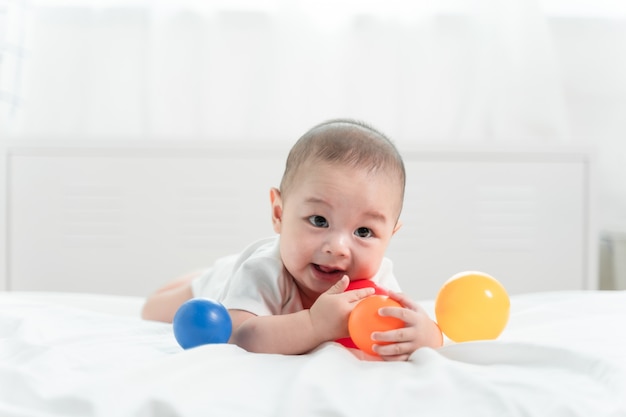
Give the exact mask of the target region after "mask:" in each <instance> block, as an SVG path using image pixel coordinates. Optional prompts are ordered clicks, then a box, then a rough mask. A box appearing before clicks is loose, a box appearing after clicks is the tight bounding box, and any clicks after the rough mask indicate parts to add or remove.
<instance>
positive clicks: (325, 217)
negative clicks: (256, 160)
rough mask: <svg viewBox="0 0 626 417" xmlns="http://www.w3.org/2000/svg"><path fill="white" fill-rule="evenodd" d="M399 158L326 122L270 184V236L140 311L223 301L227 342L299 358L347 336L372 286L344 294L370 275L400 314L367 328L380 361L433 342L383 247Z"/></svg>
mask: <svg viewBox="0 0 626 417" xmlns="http://www.w3.org/2000/svg"><path fill="white" fill-rule="evenodd" d="M404 185H405V171H404V163H403V161H402V158H401V156H400V154H399V153H398V151H397V150H396V148H395V146H394V145H393V144H392V143H391V141H390V140H389V139H388V138H387V137H386V136H385V135H383V134H382V133H381V132H379V131H377V130H375V129H373V128H372V127H370V126H368V125H366V124H364V123H361V122H357V121H354V120H344V119H341V120H331V121H328V122H325V123H322V124H319V125H317V126H315V127H313V128H312V129H310V130H309V131H308V132H306V133H305V134H304V135H303V136H302V137H301V138H300V139H299V140H298V141H297V142H296V144H295V145H294V146H293V148H292V149H291V151H290V153H289V156H288V157H287V163H286V167H285V172H284V175H283V178H282V181H281V184H280V188H272V189H271V190H270V202H271V214H272V223H273V228H274V231H275V232H276V233H277V235H276V236H274V237H270V238H267V239H263V240H261V241H258V242H255V243H253V244H252V245H250V246H249V247H248V248H247V249H245V250H244V251H243V252H242V253H241V254H239V255H236V256H230V257H226V258H222V259H220V260H218V261H217V262H216V263H215V264H214V265H213V267H212V268H210V269H209V270H208V271H204V272H203V273H200V274H190V275H187V276H183V277H181V278H179V279H177V280H175V281H174V282H172V283H170V284H168V285H166V286H165V287H163V288H161V289H160V290H158V291H157V292H156V293H154V294H153V295H151V296H150V297H149V298H148V299H147V301H146V303H145V305H144V308H143V311H142V317H143V318H145V319H149V320H161V321H167V322H171V321H172V319H173V317H174V314H175V313H176V310H177V309H178V307H180V305H181V304H182V303H183V302H185V301H186V300H188V299H190V298H192V297H205V298H210V299H213V300H216V301H219V302H221V303H222V304H224V306H226V308H227V309H228V311H229V314H230V316H231V319H232V322H233V332H232V336H231V339H230V343H235V344H237V345H239V346H240V347H242V348H244V349H246V350H248V351H251V352H266V353H281V354H301V353H306V352H309V351H311V350H312V349H314V348H316V347H318V346H319V345H320V344H322V343H325V342H329V341H334V340H337V339H341V338H344V337H347V336H348V316H349V315H350V312H351V311H352V309H353V308H354V306H355V305H356V303H358V302H359V301H360V300H361V299H363V298H365V297H368V296H370V295H372V294H373V293H374V289H373V288H361V289H357V290H352V291H345V292H344V290H345V289H346V288H347V286H348V284H349V282H350V281H351V280H352V281H354V280H358V279H370V280H372V281H373V282H375V283H376V285H378V286H379V287H382V288H385V289H386V290H388V291H389V294H390V297H391V298H393V299H394V300H396V301H398V302H399V303H400V304H401V306H402V307H384V308H381V309H380V310H379V314H381V315H383V316H390V317H396V318H399V319H401V320H402V321H403V322H404V323H405V326H404V327H403V328H400V329H397V330H390V331H385V332H374V333H372V339H373V340H374V341H375V342H384V344H375V345H374V351H375V352H376V353H377V354H378V355H379V356H380V358H382V359H383V360H407V359H408V358H409V357H410V355H411V354H412V353H413V352H414V351H415V350H416V349H418V348H420V347H439V346H441V344H442V342H443V338H442V335H441V331H440V330H439V327H438V326H437V324H436V323H435V322H433V321H432V320H431V319H430V317H429V316H428V315H427V314H426V312H425V311H424V310H423V309H422V308H421V307H420V306H419V305H417V304H416V303H414V302H413V301H412V300H410V299H409V298H408V297H406V296H405V295H403V294H401V293H400V292H399V291H400V287H399V285H398V282H397V281H396V279H395V277H394V276H393V273H392V268H391V262H390V261H389V260H388V259H387V258H385V256H384V255H385V251H386V250H387V246H388V245H389V241H390V239H391V237H392V236H393V235H394V233H395V232H396V231H397V230H398V229H399V228H400V222H399V217H400V212H401V210H402V202H403V198H404Z"/></svg>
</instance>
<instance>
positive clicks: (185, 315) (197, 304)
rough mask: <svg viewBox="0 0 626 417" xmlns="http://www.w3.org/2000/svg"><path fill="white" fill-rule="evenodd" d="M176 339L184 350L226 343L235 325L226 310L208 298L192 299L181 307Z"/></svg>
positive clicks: (176, 318)
mask: <svg viewBox="0 0 626 417" xmlns="http://www.w3.org/2000/svg"><path fill="white" fill-rule="evenodd" d="M172 324H173V327H174V337H176V341H177V342H178V344H179V345H180V346H181V347H182V348H183V349H190V348H192V347H196V346H200V345H206V344H209V343H226V342H228V339H230V335H231V333H232V331H233V323H232V321H231V319H230V315H229V314H228V310H226V308H225V307H224V306H223V305H222V304H220V303H218V302H216V301H212V300H209V299H206V298H192V299H191V300H188V301H186V302H185V303H183V305H181V306H180V308H179V309H178V311H176V314H175V315H174V320H173V322H172Z"/></svg>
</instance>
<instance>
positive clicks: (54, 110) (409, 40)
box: [0, 0, 626, 241]
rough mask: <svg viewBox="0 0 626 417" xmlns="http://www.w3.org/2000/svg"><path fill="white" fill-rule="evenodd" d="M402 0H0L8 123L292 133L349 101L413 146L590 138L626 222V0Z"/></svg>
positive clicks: (617, 219) (602, 197) (599, 186)
mask: <svg viewBox="0 0 626 417" xmlns="http://www.w3.org/2000/svg"><path fill="white" fill-rule="evenodd" d="M385 3H386V6H385V7H381V6H378V5H377V3H368V2H338V3H337V2H333V3H331V2H309V1H296V2H294V1H278V0H277V1H266V2H252V3H250V2H245V1H243V2H242V1H238V2H232V1H231V2H218V1H212V2H201V3H194V2H185V3H180V2H173V1H172V2H170V1H161V2H156V3H154V2H145V1H134V2H117V1H107V2H100V3H98V4H89V5H86V4H84V3H83V2H73V1H60V0H47V1H35V2H26V1H24V0H21V1H13V2H0V40H2V42H0V44H1V45H4V46H0V54H1V57H2V60H1V61H0V139H1V140H2V141H3V146H6V145H10V146H18V147H19V146H27V147H28V146H35V147H46V146H65V145H66V144H70V146H76V145H80V144H86V143H102V142H107V143H111V144H112V145H114V144H115V143H120V142H124V143H128V142H130V143H132V142H134V141H137V142H142V143H145V142H147V143H153V144H154V146H159V143H163V142H168V143H170V142H181V143H187V144H188V143H197V142H200V143H202V142H206V141H215V140H227V141H240V140H253V141H263V140H271V141H279V142H285V143H287V142H292V141H293V140H294V139H295V138H297V137H298V136H299V135H300V134H301V133H302V132H303V131H304V130H305V129H307V128H308V127H309V126H311V125H312V124H314V123H317V122H319V121H320V120H324V119H327V118H331V117H336V116H348V117H356V118H360V119H365V120H367V121H369V122H371V123H372V124H374V125H375V126H377V127H379V128H380V129H382V130H383V131H385V132H387V133H388V134H389V135H390V136H391V137H393V138H394V139H395V140H396V141H397V142H398V143H399V144H400V145H402V146H411V145H420V146H421V145H436V146H441V145H443V146H463V147H465V146H468V147H476V148H481V147H485V146H492V145H497V146H505V147H506V146H513V147H516V146H518V147H519V146H539V147H545V148H547V149H548V148H551V147H554V146H559V147H564V148H571V149H578V147H581V146H582V147H584V148H588V149H590V151H591V152H592V153H593V154H594V157H595V162H596V163H595V165H594V168H595V171H594V186H595V191H596V196H595V199H594V204H595V207H596V208H597V217H596V220H597V225H598V227H599V229H600V230H606V231H619V230H623V229H624V228H626V192H625V191H624V188H623V185H622V184H624V182H625V181H626V164H624V163H623V158H624V155H626V141H624V140H623V138H624V137H626V119H625V118H624V117H623V114H624V111H625V110H626V77H624V76H623V74H625V73H626V54H625V53H624V50H625V49H624V45H626V11H625V10H624V6H622V5H621V4H622V3H621V2H619V1H615V2H611V1H608V0H606V1H604V2H598V1H580V2H575V3H574V4H570V3H572V2H565V1H563V2H562V1H557V0H542V1H528V0H505V1H502V0H499V1H495V0H474V1H472V2H456V1H441V2H436V3H420V4H419V5H411V4H406V3H411V2H385ZM598 241H599V238H598Z"/></svg>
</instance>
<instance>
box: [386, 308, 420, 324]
mask: <svg viewBox="0 0 626 417" xmlns="http://www.w3.org/2000/svg"><path fill="white" fill-rule="evenodd" d="M378 314H379V315H380V316H382V317H395V318H397V319H400V320H402V321H403V322H405V323H406V324H407V325H413V324H416V323H417V319H416V317H415V311H413V310H410V309H408V308H404V307H381V308H379V309H378Z"/></svg>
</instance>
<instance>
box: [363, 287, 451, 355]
mask: <svg viewBox="0 0 626 417" xmlns="http://www.w3.org/2000/svg"><path fill="white" fill-rule="evenodd" d="M389 297H390V298H392V299H394V300H396V301H397V302H399V303H400V304H401V305H402V307H383V308H381V309H380V311H379V314H380V315H381V316H389V317H396V318H399V319H400V320H402V321H404V323H405V324H406V326H405V327H403V328H400V329H396V330H389V331H386V332H374V333H372V339H373V340H374V341H379V342H388V343H389V344H385V345H374V347H373V349H374V351H375V352H376V353H378V354H379V355H380V356H381V358H382V359H383V360H386V361H404V360H407V359H408V358H409V357H410V356H411V354H412V353H413V352H415V351H416V350H417V349H418V348H420V347H433V348H434V347H439V346H441V345H442V343H443V336H442V334H441V330H439V326H437V324H436V323H435V322H434V321H432V320H431V318H430V317H429V316H428V314H426V312H425V311H424V309H422V308H421V307H420V306H419V305H418V304H416V303H415V302H413V301H412V300H411V299H409V298H408V297H406V296H405V295H403V294H400V293H395V292H392V291H390V292H389Z"/></svg>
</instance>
